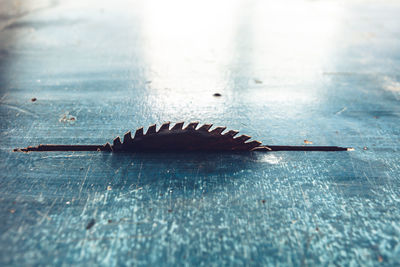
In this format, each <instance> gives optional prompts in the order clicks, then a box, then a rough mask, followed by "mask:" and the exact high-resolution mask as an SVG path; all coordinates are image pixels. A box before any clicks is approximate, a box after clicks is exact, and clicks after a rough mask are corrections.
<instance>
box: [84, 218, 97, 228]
mask: <svg viewBox="0 0 400 267" xmlns="http://www.w3.org/2000/svg"><path fill="white" fill-rule="evenodd" d="M95 223H96V221H95V219H91V220H90V221H89V223H88V224H87V225H86V230H89V229H90V228H92V227H93V225H94V224H95Z"/></svg>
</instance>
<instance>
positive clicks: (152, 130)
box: [146, 124, 156, 135]
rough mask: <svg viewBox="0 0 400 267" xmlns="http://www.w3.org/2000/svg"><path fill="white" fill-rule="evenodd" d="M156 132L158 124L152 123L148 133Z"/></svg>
mask: <svg viewBox="0 0 400 267" xmlns="http://www.w3.org/2000/svg"><path fill="white" fill-rule="evenodd" d="M155 133H156V125H155V124H153V125H151V126H150V127H149V129H148V130H147V133H146V135H149V134H155Z"/></svg>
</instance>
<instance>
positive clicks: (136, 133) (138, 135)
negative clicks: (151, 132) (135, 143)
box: [134, 127, 143, 139]
mask: <svg viewBox="0 0 400 267" xmlns="http://www.w3.org/2000/svg"><path fill="white" fill-rule="evenodd" d="M142 136H143V127H140V128H139V129H137V130H136V132H135V137H134V139H135V138H139V137H142Z"/></svg>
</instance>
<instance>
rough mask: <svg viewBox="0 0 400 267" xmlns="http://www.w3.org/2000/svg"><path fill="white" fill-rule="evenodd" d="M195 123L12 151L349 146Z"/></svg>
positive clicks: (317, 148)
mask: <svg viewBox="0 0 400 267" xmlns="http://www.w3.org/2000/svg"><path fill="white" fill-rule="evenodd" d="M198 124H199V123H198V122H191V123H189V124H188V125H187V126H186V127H185V128H183V125H184V123H183V122H178V123H176V124H175V125H174V126H173V127H172V128H170V122H166V123H164V124H162V125H161V127H160V128H159V129H158V131H157V128H156V125H155V124H154V125H151V126H150V127H149V128H148V129H147V132H146V133H144V129H143V127H141V128H139V129H137V130H136V132H135V135H134V136H133V137H132V134H131V132H130V131H129V132H127V133H126V134H125V135H124V137H123V140H122V141H121V138H120V137H119V136H118V137H116V138H115V139H114V141H113V143H112V145H111V144H110V143H106V144H105V145H51V144H49V145H38V146H28V147H26V148H16V149H14V150H13V151H14V152H31V151H108V152H196V151H203V152H224V151H225V152H229V151H230V152H234V151H263V152H270V151H349V150H353V149H352V148H346V147H338V146H275V145H274V146H271V145H262V144H261V142H259V141H255V140H253V141H249V139H250V138H251V137H250V136H248V135H240V136H238V137H235V136H237V134H238V133H239V132H238V131H234V130H229V131H227V132H225V133H223V132H224V131H225V129H226V127H215V128H214V129H212V130H210V129H211V127H212V124H204V125H202V126H201V127H197V126H198Z"/></svg>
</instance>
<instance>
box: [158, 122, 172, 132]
mask: <svg viewBox="0 0 400 267" xmlns="http://www.w3.org/2000/svg"><path fill="white" fill-rule="evenodd" d="M169 124H170V122H164V123H163V124H162V125H161V127H160V129H159V130H158V132H164V131H168V130H169Z"/></svg>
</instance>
